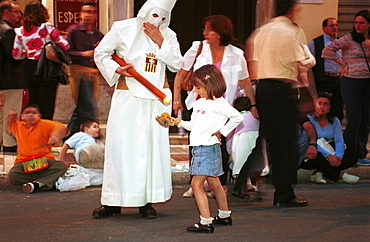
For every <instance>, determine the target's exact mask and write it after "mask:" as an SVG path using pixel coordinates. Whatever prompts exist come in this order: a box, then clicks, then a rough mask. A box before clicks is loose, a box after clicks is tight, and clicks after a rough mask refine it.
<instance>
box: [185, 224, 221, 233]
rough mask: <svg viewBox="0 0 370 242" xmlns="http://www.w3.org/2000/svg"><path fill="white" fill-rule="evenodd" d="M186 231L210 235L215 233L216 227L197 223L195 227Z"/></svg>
mask: <svg viewBox="0 0 370 242" xmlns="http://www.w3.org/2000/svg"><path fill="white" fill-rule="evenodd" d="M186 230H187V231H190V232H195V233H209V234H210V233H213V231H214V227H213V224H207V225H203V224H201V223H196V224H194V225H193V226H191V227H188V228H187V229H186Z"/></svg>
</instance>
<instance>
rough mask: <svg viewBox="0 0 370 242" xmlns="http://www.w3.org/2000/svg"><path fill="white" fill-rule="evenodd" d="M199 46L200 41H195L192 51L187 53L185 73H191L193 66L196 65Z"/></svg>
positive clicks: (184, 63)
mask: <svg viewBox="0 0 370 242" xmlns="http://www.w3.org/2000/svg"><path fill="white" fill-rule="evenodd" d="M199 45H200V41H194V42H193V44H192V45H191V47H190V49H189V50H188V51H187V52H186V53H185V55H184V62H183V65H182V69H184V70H185V71H189V70H190V68H191V67H192V65H193V64H194V62H195V56H196V55H197V52H198V48H199Z"/></svg>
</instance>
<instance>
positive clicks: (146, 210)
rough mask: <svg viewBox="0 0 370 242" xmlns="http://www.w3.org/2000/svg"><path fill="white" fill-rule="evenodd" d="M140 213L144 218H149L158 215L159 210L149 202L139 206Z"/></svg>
mask: <svg viewBox="0 0 370 242" xmlns="http://www.w3.org/2000/svg"><path fill="white" fill-rule="evenodd" d="M139 214H141V216H142V217H143V218H148V219H150V218H156V217H157V212H156V211H155V209H154V208H153V207H152V204H151V203H147V204H146V205H145V206H143V207H139Z"/></svg>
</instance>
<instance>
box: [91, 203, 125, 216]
mask: <svg viewBox="0 0 370 242" xmlns="http://www.w3.org/2000/svg"><path fill="white" fill-rule="evenodd" d="M120 213H121V207H115V206H106V205H103V206H101V207H99V208H95V209H94V211H93V213H92V216H93V217H94V218H102V217H108V216H111V215H114V214H120Z"/></svg>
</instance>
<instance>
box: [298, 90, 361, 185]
mask: <svg viewBox="0 0 370 242" xmlns="http://www.w3.org/2000/svg"><path fill="white" fill-rule="evenodd" d="M331 98H332V94H331V93H326V92H320V93H319V98H318V99H317V101H316V104H315V108H316V111H315V112H314V113H313V114H311V115H308V118H309V119H310V121H311V123H312V124H313V125H314V126H315V129H316V133H317V138H318V141H317V143H314V144H313V145H315V146H316V147H317V151H318V153H317V156H316V157H309V156H308V157H307V159H306V161H305V162H302V164H301V165H300V167H301V168H303V169H308V170H310V169H317V170H318V172H317V173H316V177H311V178H310V180H312V181H315V182H316V183H322V184H325V183H326V181H325V180H324V179H323V177H322V176H324V177H325V178H327V179H328V180H332V181H335V182H336V181H338V180H340V181H343V182H345V183H350V184H353V183H357V182H358V181H359V180H360V178H359V177H358V176H354V175H350V174H348V173H345V172H342V171H343V170H345V169H347V168H349V167H351V166H353V165H354V164H356V162H357V157H356V155H357V154H356V152H353V151H352V150H350V149H345V144H344V140H343V134H342V126H341V124H340V121H339V119H338V118H337V117H335V116H333V115H332V114H331V113H330V108H331V104H332V99H331ZM310 145H311V143H310Z"/></svg>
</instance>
